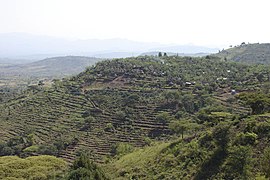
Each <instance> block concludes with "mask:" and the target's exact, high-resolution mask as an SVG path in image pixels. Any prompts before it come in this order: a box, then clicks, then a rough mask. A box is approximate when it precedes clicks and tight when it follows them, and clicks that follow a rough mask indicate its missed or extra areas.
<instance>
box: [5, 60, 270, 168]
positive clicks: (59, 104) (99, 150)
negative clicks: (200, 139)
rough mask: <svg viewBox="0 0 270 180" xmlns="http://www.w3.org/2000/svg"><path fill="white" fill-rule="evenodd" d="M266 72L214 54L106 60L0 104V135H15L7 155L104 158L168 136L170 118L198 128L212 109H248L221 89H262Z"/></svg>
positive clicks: (220, 113)
mask: <svg viewBox="0 0 270 180" xmlns="http://www.w3.org/2000/svg"><path fill="white" fill-rule="evenodd" d="M209 64H211V66H209ZM257 72H260V77H259V78H258V77H257V76H258V73H257ZM268 74H270V70H269V68H267V67H264V68H262V67H259V66H248V65H241V64H236V63H228V62H224V61H221V60H219V59H217V58H211V57H207V58H190V57H163V58H162V59H159V58H155V57H138V58H130V59H117V60H111V61H103V62H99V63H97V64H96V66H94V67H90V68H88V69H87V70H86V71H85V72H82V73H81V74H79V75H77V76H74V77H72V78H71V79H64V80H62V81H60V80H56V81H54V84H53V86H52V87H50V88H48V87H44V86H42V85H39V86H32V87H31V88H29V89H28V90H27V91H25V92H24V93H22V94H21V95H19V96H17V97H15V98H13V99H11V100H9V101H7V102H5V103H3V104H1V105H0V106H1V107H0V133H1V140H2V141H5V142H9V141H10V140H14V139H16V138H17V141H16V142H20V143H18V144H15V145H14V144H12V143H8V144H11V145H10V147H12V148H13V150H14V152H13V151H11V152H10V154H16V153H17V154H19V155H21V156H28V155H36V154H52V155H56V156H59V157H62V158H64V159H66V160H67V161H68V162H72V161H73V160H74V159H75V157H76V155H77V154H79V152H82V151H86V152H88V153H89V154H91V156H92V159H93V160H95V161H96V162H100V163H102V162H104V161H105V158H106V157H108V156H111V155H114V153H115V152H114V148H115V146H117V144H119V143H124V144H129V145H132V146H135V147H142V146H144V145H146V144H149V141H150V142H151V141H153V140H168V139H170V136H171V135H172V133H173V131H174V129H173V128H172V127H173V126H171V123H175V122H176V121H178V120H179V119H180V120H181V119H185V120H186V121H188V122H189V123H190V124H195V123H196V124H198V125H199V127H198V128H199V129H201V130H203V129H204V125H203V124H204V121H205V122H207V124H208V125H209V124H210V125H215V123H217V122H216V121H212V118H210V116H211V117H212V116H213V117H215V118H216V117H217V116H218V119H219V121H222V119H224V117H225V116H231V115H232V116H233V114H234V112H236V111H237V112H240V113H239V115H241V116H244V115H247V114H249V113H250V109H248V108H247V107H243V105H242V104H240V103H239V102H238V101H237V99H236V98H235V96H232V97H230V98H225V99H224V98H223V99H222V97H223V96H224V92H225V94H228V93H230V92H231V90H236V92H237V93H238V92H240V91H253V90H254V89H256V88H263V83H262V82H266V81H268V76H267V75H268ZM232 104H233V105H232ZM210 107H211V108H210ZM205 108H208V109H207V111H204V110H205ZM209 109H211V110H209ZM209 111H210V112H209ZM205 112H208V113H209V114H208V115H205V114H203V113H205ZM224 112H225V113H224ZM206 116H207V118H206ZM201 117H203V118H201ZM200 118H201V119H200ZM202 119H203V120H202ZM205 119H207V120H205ZM198 128H197V129H198ZM189 132H190V133H191V134H190V135H192V133H194V131H189ZM183 133H184V132H182V136H183Z"/></svg>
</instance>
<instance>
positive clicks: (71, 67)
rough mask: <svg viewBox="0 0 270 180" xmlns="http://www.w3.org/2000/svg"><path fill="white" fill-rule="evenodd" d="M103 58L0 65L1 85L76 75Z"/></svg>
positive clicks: (59, 59)
mask: <svg viewBox="0 0 270 180" xmlns="http://www.w3.org/2000/svg"><path fill="white" fill-rule="evenodd" d="M100 60H101V59H98V58H92V57H81V56H65V57H55V58H48V59H44V60H41V61H36V62H32V63H27V64H21V65H20V64H17V65H7V64H6V65H2V66H0V77H1V78H0V87H1V86H7V87H10V86H16V85H17V86H18V85H29V84H31V83H32V82H35V83H37V81H38V80H40V79H45V78H47V79H53V78H63V77H67V76H71V75H75V74H77V73H79V72H81V71H83V70H85V68H86V67H88V66H90V65H93V64H95V63H96V62H98V61H100Z"/></svg>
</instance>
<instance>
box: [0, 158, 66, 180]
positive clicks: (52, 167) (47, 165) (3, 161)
mask: <svg viewBox="0 0 270 180" xmlns="http://www.w3.org/2000/svg"><path fill="white" fill-rule="evenodd" d="M67 168H68V166H67V163H66V162H65V161H64V160H62V159H59V158H56V157H54V156H32V157H28V158H25V159H22V158H19V157H17V156H3V157H0V179H22V180H23V179H39V180H43V179H44V180H45V179H58V178H60V177H61V176H62V175H63V172H64V171H65V170H66V169H67Z"/></svg>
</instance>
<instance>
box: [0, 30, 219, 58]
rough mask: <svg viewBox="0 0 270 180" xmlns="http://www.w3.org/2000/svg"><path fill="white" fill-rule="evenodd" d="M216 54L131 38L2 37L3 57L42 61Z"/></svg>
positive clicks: (9, 35) (198, 47) (18, 35)
mask: <svg viewBox="0 0 270 180" xmlns="http://www.w3.org/2000/svg"><path fill="white" fill-rule="evenodd" d="M148 51H149V52H152V51H165V52H174V53H185V54H187V53H188V54H195V53H201V52H203V53H215V52H217V51H218V49H216V48H207V47H201V46H195V45H172V44H160V43H148V42H147V43H146V42H136V41H130V40H127V39H117V38H116V39H104V40H100V39H88V40H67V39H63V38H55V37H50V36H40V35H31V34H26V33H5V34H0V58H10V59H27V60H41V59H44V58H49V57H56V56H70V55H73V56H91V57H101V58H120V57H130V56H137V55H139V54H141V53H144V52H148Z"/></svg>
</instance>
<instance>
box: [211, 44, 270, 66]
mask: <svg viewBox="0 0 270 180" xmlns="http://www.w3.org/2000/svg"><path fill="white" fill-rule="evenodd" d="M215 55H216V56H218V57H221V58H223V59H225V60H229V61H235V62H242V63H248V64H270V44H269V43H266V44H259V43H257V44H245V43H242V44H241V45H239V46H235V47H233V48H230V49H226V50H222V51H221V52H219V53H217V54H215Z"/></svg>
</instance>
